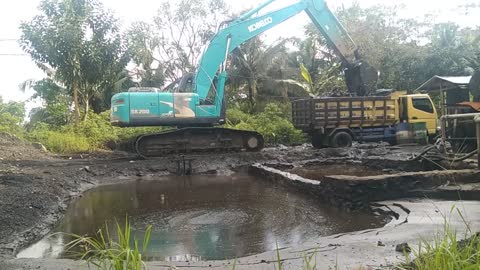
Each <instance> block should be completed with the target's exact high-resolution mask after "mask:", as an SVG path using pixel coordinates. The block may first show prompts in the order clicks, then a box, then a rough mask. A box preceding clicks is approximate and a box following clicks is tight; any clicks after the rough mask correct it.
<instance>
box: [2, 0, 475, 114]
mask: <svg viewBox="0 0 480 270" xmlns="http://www.w3.org/2000/svg"><path fill="white" fill-rule="evenodd" d="M99 1H101V2H103V4H104V6H105V7H107V8H109V9H111V10H112V11H113V12H114V14H115V15H116V16H117V17H118V18H120V20H121V22H122V25H123V26H124V27H126V26H128V25H129V24H130V23H132V22H134V21H139V20H140V21H147V22H149V21H151V18H152V17H153V16H154V15H155V14H156V13H157V10H158V5H159V4H158V3H159V1H158V0H135V1H124V0H99ZM170 1H171V2H172V3H175V2H176V1H175V0H170ZM264 1H265V0H241V1H239V0H233V1H232V0H226V2H227V3H228V4H229V5H230V6H231V9H232V11H234V12H235V11H241V10H246V9H251V8H253V7H255V6H257V5H259V4H261V3H263V2H264ZM355 1H356V2H358V3H359V4H360V6H362V7H370V6H373V5H378V4H383V5H399V4H402V5H405V8H404V10H403V11H402V12H401V13H400V16H402V17H410V18H419V19H422V18H424V17H425V16H426V15H432V16H433V18H434V20H435V21H436V22H447V21H454V22H456V23H458V24H460V25H462V26H469V25H480V20H479V19H478V18H480V0H478V6H477V8H476V9H474V11H473V12H471V13H469V14H465V12H464V11H463V9H462V8H460V9H459V8H458V6H461V5H462V4H464V3H466V2H467V1H468V2H470V3H471V2H473V1H472V0H390V1H388V0H326V2H327V4H328V5H329V7H330V8H331V9H335V8H337V7H340V6H342V5H343V6H345V7H348V6H350V5H352V3H353V2H355ZM294 2H297V0H277V1H276V2H275V3H274V4H272V5H271V8H269V9H270V10H274V9H277V8H280V7H283V6H286V5H288V4H289V3H294ZM7 3H8V4H7ZM39 3H40V0H15V1H3V3H2V7H1V8H0V63H1V65H0V76H1V78H2V80H1V82H2V86H1V87H0V96H2V97H3V99H4V101H5V100H6V101H25V100H28V99H29V97H30V96H31V94H32V93H31V91H27V92H26V93H22V92H21V91H19V89H18V86H19V84H20V83H22V82H23V81H25V80H29V79H41V78H43V77H44V74H43V73H42V71H40V70H39V69H38V68H37V67H36V66H35V64H34V63H33V62H32V61H31V60H30V58H29V56H28V55H24V52H23V51H22V50H21V48H20V47H19V46H18V42H17V39H18V38H19V37H20V30H19V29H18V27H19V25H20V23H21V22H22V21H28V20H30V19H31V18H32V17H33V16H35V15H36V14H37V7H38V5H39ZM308 22H309V19H308V17H307V16H306V15H304V14H301V15H299V16H297V17H295V18H293V19H291V20H289V21H287V22H285V23H283V24H282V25H279V26H277V27H275V28H273V29H272V30H270V31H269V32H267V34H266V35H265V39H266V40H267V41H268V40H276V39H278V38H279V37H289V36H294V35H296V34H297V35H298V33H302V32H303V26H304V25H305V24H306V23H308ZM347 31H348V29H347ZM30 106H32V105H30Z"/></svg>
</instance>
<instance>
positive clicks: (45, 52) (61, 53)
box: [20, 0, 129, 120]
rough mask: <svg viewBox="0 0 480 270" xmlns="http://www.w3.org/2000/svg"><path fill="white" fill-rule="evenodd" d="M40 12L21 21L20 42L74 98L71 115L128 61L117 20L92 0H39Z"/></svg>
mask: <svg viewBox="0 0 480 270" xmlns="http://www.w3.org/2000/svg"><path fill="white" fill-rule="evenodd" d="M39 9H40V12H41V14H40V15H37V16H35V17H34V18H33V19H32V20H31V21H30V22H24V23H22V24H21V26H20V29H21V31H22V36H21V41H20V43H21V46H22V48H23V49H24V50H25V51H26V52H27V53H28V54H30V56H31V57H32V59H33V60H34V61H35V62H36V63H37V65H38V66H39V67H40V68H42V69H43V70H44V71H45V72H46V74H47V75H48V76H49V77H50V78H51V79H54V80H55V81H58V82H60V83H61V84H63V85H64V86H65V88H66V89H67V90H68V92H69V93H70V94H71V95H72V97H73V103H74V112H75V118H76V119H77V120H78V119H80V105H82V106H83V120H86V118H87V115H88V111H89V109H90V101H91V100H92V99H93V97H94V96H96V95H97V96H98V95H99V94H100V93H101V92H103V91H104V90H105V89H106V88H109V87H113V85H114V84H115V83H116V82H115V79H116V78H117V75H118V73H120V72H121V71H122V70H123V68H124V67H125V66H126V64H127V63H128V60H129V59H128V55H127V54H126V48H125V46H124V44H123V42H122V39H121V37H120V32H119V26H118V22H117V20H116V19H115V18H114V17H113V15H112V14H110V13H109V12H107V11H105V10H104V9H103V7H102V5H101V4H100V3H98V2H96V1H95V0H43V1H42V2H41V4H40V7H39Z"/></svg>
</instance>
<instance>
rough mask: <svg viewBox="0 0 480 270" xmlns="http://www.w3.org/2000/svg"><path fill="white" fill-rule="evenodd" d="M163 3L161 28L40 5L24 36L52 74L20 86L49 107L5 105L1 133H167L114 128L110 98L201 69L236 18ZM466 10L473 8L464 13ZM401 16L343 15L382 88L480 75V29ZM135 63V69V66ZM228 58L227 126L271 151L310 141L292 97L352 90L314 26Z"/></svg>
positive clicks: (62, 140)
mask: <svg viewBox="0 0 480 270" xmlns="http://www.w3.org/2000/svg"><path fill="white" fill-rule="evenodd" d="M158 5H159V12H158V15H157V16H155V17H154V18H153V20H152V21H139V22H134V23H133V24H132V25H130V26H126V27H124V28H123V29H126V30H125V31H124V32H122V31H121V29H122V27H121V26H120V24H119V20H118V19H117V18H115V16H114V15H113V14H111V12H110V11H107V10H105V9H104V8H103V6H102V5H101V4H100V2H99V1H97V0H42V1H41V4H40V6H39V14H38V15H37V16H35V17H34V18H32V20H30V21H27V22H24V23H22V25H21V27H20V29H21V31H22V38H21V45H22V47H23V49H24V50H25V51H26V52H27V53H28V54H30V55H31V57H32V59H33V60H34V61H35V63H36V64H37V65H38V66H39V67H40V68H42V70H44V71H45V75H46V77H45V79H43V80H40V81H33V82H32V81H26V83H24V84H23V86H24V88H28V87H30V88H32V89H33V90H35V92H36V94H35V97H38V98H41V99H42V101H43V106H42V107H40V108H36V109H34V110H33V111H32V112H31V113H30V115H29V121H28V122H27V123H24V122H23V121H24V118H25V117H24V115H23V113H20V112H19V111H22V112H23V109H22V108H23V107H22V106H23V105H22V104H16V103H8V104H3V103H2V104H1V105H0V131H8V132H11V133H15V134H19V136H23V137H25V138H28V139H31V140H35V141H40V142H42V143H44V144H45V145H46V146H47V148H49V149H50V150H52V151H55V152H79V151H80V152H81V151H90V150H94V149H99V148H100V149H105V148H108V147H111V146H113V145H114V144H116V143H118V142H120V141H123V140H128V139H129V138H131V137H133V136H135V135H136V134H140V133H142V132H154V131H157V130H159V129H160V128H156V129H155V128H154V129H152V128H136V129H119V128H114V127H112V126H110V124H109V121H108V116H109V113H108V111H107V112H106V110H108V109H109V105H110V104H109V102H110V98H111V96H112V95H113V94H114V93H116V92H118V91H121V90H125V88H127V87H130V86H148V87H163V86H164V84H166V83H168V82H171V81H172V80H174V79H177V78H179V77H180V76H182V75H184V74H185V73H188V72H192V71H195V66H196V64H197V62H198V59H199V57H200V56H201V53H202V48H203V46H204V45H205V44H206V42H207V41H208V40H209V39H210V38H211V37H212V36H213V34H214V31H215V29H216V27H217V26H218V23H219V22H220V21H224V20H227V19H229V18H234V17H237V16H238V14H236V15H232V14H230V13H229V9H228V5H227V2H226V1H224V0H181V1H179V3H177V4H176V5H171V1H168V0H161V1H160V2H159V4H158ZM469 8H475V7H474V6H472V7H469V6H465V7H464V9H465V10H466V11H467V12H468V9H469ZM401 11H402V8H401V7H398V6H396V7H385V6H374V7H369V8H361V7H360V6H359V5H358V3H357V4H353V5H352V6H350V7H347V8H345V7H342V8H340V9H338V10H336V11H335V13H336V14H337V16H338V17H339V19H340V21H341V22H342V23H343V24H344V26H345V28H346V29H347V31H348V32H349V34H350V35H351V36H352V38H353V39H354V40H355V42H356V44H357V45H358V46H359V48H360V54H361V56H362V59H363V60H365V61H367V62H369V63H370V64H371V65H373V66H374V67H375V68H377V69H378V70H379V71H381V75H380V81H379V85H378V86H379V88H393V89H403V90H405V89H406V90H409V91H413V90H414V89H415V88H416V87H418V86H419V85H420V84H421V83H423V82H424V81H426V80H427V79H429V78H430V77H431V76H433V75H447V76H450V75H471V74H472V73H473V72H474V71H475V70H479V69H480V46H478V44H479V42H480V27H476V28H474V27H470V28H465V27H464V28H462V27H460V26H458V25H456V24H455V23H435V22H434V21H432V20H430V19H428V18H427V19H425V20H415V19H404V18H402V17H401V16H399V15H398V14H399V13H400V12H401ZM462 11H464V10H463V9H462ZM129 63H130V64H131V65H130V66H133V68H130V67H129V68H128V70H127V69H126V67H127V64H129ZM228 63H229V74H230V76H229V79H228V81H227V101H228V108H229V110H228V112H227V114H228V121H227V122H228V125H229V126H230V127H234V128H239V129H253V130H257V131H259V132H261V133H262V134H263V135H264V136H265V138H266V141H267V143H270V144H276V143H284V144H289V143H298V142H302V141H303V135H302V134H301V133H300V132H299V131H298V130H295V129H294V128H293V126H292V124H291V123H290V111H289V107H288V106H289V105H288V104H289V103H290V100H292V99H295V98H299V97H308V96H310V95H323V96H326V95H337V94H346V86H345V83H344V79H343V71H342V66H341V61H340V58H339V57H338V56H337V55H336V54H335V51H334V50H333V48H332V46H331V44H329V43H328V41H327V40H326V39H325V37H323V36H322V35H321V34H320V32H319V31H318V30H317V29H316V28H315V27H314V26H313V24H310V25H308V26H307V27H306V28H305V32H304V35H303V36H302V37H297V38H290V39H280V40H278V41H276V42H274V43H273V44H266V43H265V42H264V40H262V39H261V38H260V37H256V38H253V39H252V40H250V41H248V42H246V43H245V44H242V45H241V46H240V47H238V48H237V49H236V50H235V51H234V52H233V53H232V54H231V55H230V58H229V61H228ZM301 70H302V71H303V72H301ZM302 74H303V76H302ZM305 74H309V80H308V82H307V81H306V80H305ZM80 116H83V117H80ZM80 119H81V120H83V121H80Z"/></svg>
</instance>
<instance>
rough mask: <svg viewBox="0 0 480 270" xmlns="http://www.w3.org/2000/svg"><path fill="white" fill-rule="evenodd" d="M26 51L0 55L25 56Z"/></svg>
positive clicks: (0, 54) (1, 54)
mask: <svg viewBox="0 0 480 270" xmlns="http://www.w3.org/2000/svg"><path fill="white" fill-rule="evenodd" d="M27 55H28V54H26V53H0V56H27Z"/></svg>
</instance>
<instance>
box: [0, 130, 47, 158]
mask: <svg viewBox="0 0 480 270" xmlns="http://www.w3.org/2000/svg"><path fill="white" fill-rule="evenodd" d="M35 146H36V147H35ZM42 148H43V149H42ZM47 158H49V155H48V153H47V152H46V151H45V149H44V147H43V146H42V145H41V144H32V143H30V142H26V141H24V140H21V139H19V138H18V137H16V136H15V135H11V134H7V133H0V161H2V160H27V159H28V160H38V159H47Z"/></svg>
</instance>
